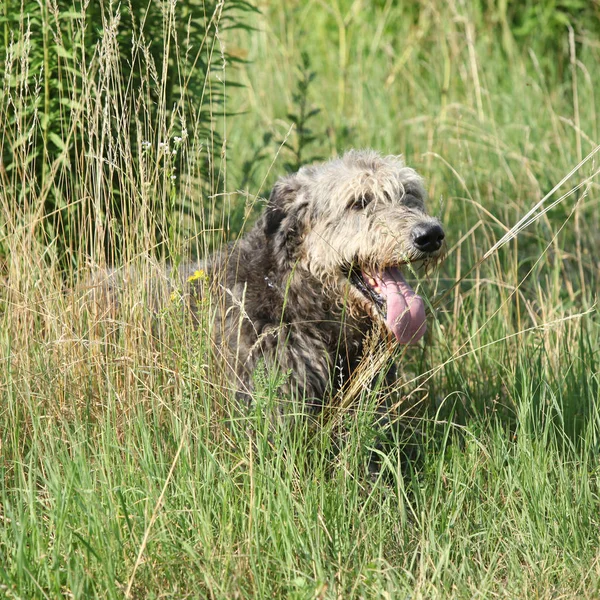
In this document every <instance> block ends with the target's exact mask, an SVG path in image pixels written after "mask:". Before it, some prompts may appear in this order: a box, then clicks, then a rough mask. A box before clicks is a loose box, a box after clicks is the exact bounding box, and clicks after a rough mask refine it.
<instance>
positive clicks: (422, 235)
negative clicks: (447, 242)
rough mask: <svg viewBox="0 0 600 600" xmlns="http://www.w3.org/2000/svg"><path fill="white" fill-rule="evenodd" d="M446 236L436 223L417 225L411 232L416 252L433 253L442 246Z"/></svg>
mask: <svg viewBox="0 0 600 600" xmlns="http://www.w3.org/2000/svg"><path fill="white" fill-rule="evenodd" d="M445 237H446V234H445V233H444V230H443V229H442V228H441V226H440V225H438V224H437V223H419V224H418V225H415V226H414V228H413V230H412V240H413V244H414V245H415V247H416V249H417V250H420V251H421V252H435V251H436V250H439V249H440V248H441V246H442V242H443V241H444V238H445Z"/></svg>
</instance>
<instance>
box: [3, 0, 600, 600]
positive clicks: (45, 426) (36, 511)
mask: <svg viewBox="0 0 600 600" xmlns="http://www.w3.org/2000/svg"><path fill="white" fill-rule="evenodd" d="M517 4H518V5H519V8H515V7H516V6H517ZM147 7H150V8H148V10H147ZM256 9H259V10H256ZM0 17H1V20H0V22H1V23H2V32H3V44H2V51H1V52H2V53H1V54H0V58H1V60H2V67H3V83H2V87H1V90H0V139H1V140H2V154H1V155H0V278H1V285H0V398H1V401H0V593H1V594H2V595H4V596H5V597H7V598H58V597H74V598H123V597H125V598H211V599H213V598H214V599H232V598H297V599H309V598H315V599H317V598H318V599H329V598H331V599H333V598H336V599H350V598H388V599H396V598H398V599H402V600H404V599H406V600H408V599H410V600H417V599H421V598H423V599H425V598H485V599H488V598H497V597H498V598H518V599H528V598H536V599H542V598H543V599H546V598H547V599H550V598H552V599H559V598H589V599H592V598H600V325H599V322H598V306H597V303H598V297H599V293H598V292H599V289H600V288H599V283H600V258H599V256H598V253H599V251H600V187H599V183H600V178H599V169H600V167H599V163H600V152H599V149H600V146H599V144H600V123H599V119H600V103H599V102H600V100H599V99H600V79H599V77H598V65H599V64H600V42H599V40H600V5H599V4H598V2H597V1H594V2H587V1H583V0H581V1H579V0H570V1H569V2H561V1H559V0H546V1H545V2H529V1H526V2H522V3H509V2H502V1H498V2H484V1H483V0H480V1H479V0H478V1H474V2H465V1H463V0H450V1H449V2H442V1H441V0H440V1H438V0H414V1H413V2H395V1H393V0H377V1H376V2H367V1H364V0H355V1H354V2H352V1H350V0H334V1H333V2H327V1H324V2H321V1H316V0H310V1H308V2H301V1H300V0H291V1H285V2H284V1H283V0H281V1H273V2H266V1H262V2H259V3H257V4H254V5H253V6H250V5H246V4H245V3H243V2H239V1H238V2H233V1H228V0H226V2H225V3H221V4H219V3H214V2H208V1H206V2H203V1H202V0H188V1H187V2H179V3H177V2H175V1H174V0H169V1H166V2H161V3H158V2H154V1H153V2H150V3H147V2H143V3H140V2H127V3H122V5H118V4H117V3H112V2H108V1H106V0H102V1H101V2H96V3H94V2H92V3H80V2H74V3H71V2H58V3H56V2H54V1H51V0H47V1H46V0H41V1H40V2H29V1H25V0H24V1H23V2H14V1H13V0H7V1H6V2H5V3H4V6H3V7H0ZM351 147H356V148H361V147H372V148H375V149H377V150H380V151H381V152H383V153H393V154H403V155H404V156H405V158H406V161H407V163H408V164H410V165H411V166H413V167H415V168H416V169H417V170H418V171H419V172H420V173H422V174H423V176H424V177H425V179H426V186H427V190H428V194H429V210H430V212H431V213H432V214H434V215H436V216H439V218H440V219H441V220H442V221H443V223H444V227H445V230H446V234H447V239H448V248H449V252H448V256H447V259H446V261H445V262H444V263H443V264H442V265H441V266H440V267H439V268H438V269H437V270H436V271H435V272H433V273H432V274H431V275H430V277H429V278H428V279H427V280H424V281H423V286H424V289H425V291H426V295H427V298H428V302H429V308H430V312H431V314H430V316H429V318H428V320H429V329H430V335H429V337H428V340H427V343H426V344H421V345H420V346H418V347H415V348H410V349H409V350H408V351H406V352H405V351H399V352H398V355H397V357H396V358H397V360H398V361H399V363H400V365H401V369H400V378H399V381H398V384H397V389H396V390H395V394H396V397H397V399H398V402H400V403H401V405H400V406H401V408H402V407H405V410H404V409H403V410H401V412H402V413H403V414H402V416H401V418H400V420H399V424H398V428H397V431H396V430H395V435H396V436H397V444H396V447H395V449H393V450H392V451H391V452H390V453H389V454H385V455H383V456H382V457H381V460H382V463H383V467H382V470H381V473H380V474H379V476H378V477H376V478H370V477H368V476H367V475H366V473H365V468H364V462H365V456H366V454H367V453H368V451H369V448H370V447H371V445H372V442H373V430H372V424H373V421H374V418H375V416H374V410H373V409H374V402H375V398H374V395H373V394H372V393H370V392H368V391H367V390H365V391H364V392H363V393H362V394H360V397H359V398H358V399H357V400H356V408H355V410H353V411H349V412H347V414H340V415H338V416H339V417H340V418H342V419H344V420H345V421H346V428H347V431H348V436H349V441H348V443H347V445H345V446H344V448H343V450H342V451H341V452H340V453H339V454H337V455H334V454H333V453H332V452H331V448H330V444H331V442H330V436H329V435H328V426H327V424H325V425H324V426H323V428H322V430H320V431H318V432H315V431H314V430H309V429H308V428H303V427H302V425H301V424H300V425H298V426H297V427H296V428H294V429H293V430H292V429H291V428H286V427H281V429H280V430H279V429H278V430H277V431H276V432H275V433H273V431H269V428H270V421H269V419H268V418H265V415H266V414H268V411H269V407H270V406H272V404H273V403H275V402H276V401H277V399H276V398H274V397H273V396H274V394H273V393H272V391H271V390H272V389H273V387H275V386H274V382H273V381H272V380H271V379H270V377H269V374H266V373H258V374H257V389H258V390H259V391H258V392H257V398H256V409H255V410H254V411H252V414H250V415H248V417H247V419H240V418H239V417H237V416H236V415H237V413H232V411H231V403H232V401H233V400H232V393H231V390H230V386H229V384H228V382H227V381H225V380H224V379H223V376H222V374H221V373H220V372H219V369H218V365H217V364H216V363H215V361H213V355H214V348H212V346H211V341H210V323H208V322H204V323H203V324H202V326H201V327H199V328H198V329H194V328H192V327H191V325H190V322H189V321H188V320H186V319H185V317H184V316H182V314H181V311H180V310H179V306H180V301H179V294H178V290H175V291H173V292H172V293H171V295H170V299H169V302H167V303H166V305H165V306H164V307H162V308H161V310H160V311H159V313H158V314H156V313H154V312H153V311H152V309H151V308H150V302H149V301H148V298H146V295H145V287H144V285H140V284H139V282H133V283H132V284H131V285H130V286H129V287H127V288H126V289H125V290H124V291H123V294H122V297H121V301H120V305H119V307H118V309H117V310H116V312H115V311H112V310H109V309H107V308H106V307H103V306H102V305H101V304H100V305H98V304H97V303H95V302H94V298H93V288H94V286H93V283H90V282H93V277H94V273H96V272H97V271H98V270H99V269H103V268H106V267H107V266H115V267H117V268H121V267H123V266H125V267H127V268H128V269H132V270H133V271H135V272H136V273H139V274H141V277H140V279H145V280H157V281H158V280H160V278H161V273H162V265H164V263H165V262H169V263H175V264H178V263H179V262H181V261H182V260H186V258H187V257H189V256H190V255H194V256H196V255H199V256H204V255H206V254H207V253H209V252H210V250H211V249H212V248H214V247H215V246H217V245H219V244H220V243H222V242H223V241H224V240H231V239H235V238H236V237H237V236H238V235H240V233H241V232H243V230H244V229H245V228H247V227H249V226H250V225H251V223H252V222H253V220H254V219H255V217H256V216H257V214H258V213H259V212H260V209H261V207H262V206H263V205H264V198H265V197H268V194H269V189H270V186H271V185H272V184H273V182H274V181H275V180H276V178H277V177H278V176H280V175H282V174H284V173H286V172H287V171H289V170H295V169H296V168H298V166H299V165H301V164H305V163H307V162H310V161H312V160H315V159H322V158H328V157H330V156H333V155H335V154H339V153H342V152H343V151H344V150H345V149H348V148H351ZM149 332H152V335H150V334H149ZM250 431H252V432H253V433H252V434H250V433H249V432H250Z"/></svg>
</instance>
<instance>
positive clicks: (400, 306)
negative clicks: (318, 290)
mask: <svg viewBox="0 0 600 600" xmlns="http://www.w3.org/2000/svg"><path fill="white" fill-rule="evenodd" d="M350 282H351V283H352V285H353V286H354V287H355V288H356V289H358V290H359V291H360V292H361V293H362V295H363V296H365V297H366V299H367V300H368V301H369V302H370V304H371V305H372V306H374V307H375V309H376V312H377V313H379V315H380V316H381V318H382V319H383V321H384V322H385V324H386V326H387V328H388V329H389V330H390V332H391V333H392V334H393V335H394V337H395V338H396V339H397V340H398V342H399V343H401V344H414V343H416V342H418V341H419V340H420V339H421V338H422V337H423V336H424V335H425V332H426V331H427V322H426V320H425V303H424V302H423V298H421V296H419V295H417V294H415V292H414V290H413V289H412V288H411V287H410V285H409V284H408V283H407V281H406V279H405V278H404V276H403V275H402V272H401V271H400V267H399V266H394V267H386V268H382V269H376V270H370V271H367V270H365V269H360V268H358V267H354V268H353V269H352V270H351V271H350Z"/></svg>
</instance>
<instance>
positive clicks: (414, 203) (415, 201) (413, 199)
mask: <svg viewBox="0 0 600 600" xmlns="http://www.w3.org/2000/svg"><path fill="white" fill-rule="evenodd" d="M402 204H403V205H404V206H406V207H408V208H422V207H423V200H421V199H420V198H418V197H417V196H413V195H412V194H404V196H403V197H402Z"/></svg>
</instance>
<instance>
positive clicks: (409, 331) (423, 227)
mask: <svg viewBox="0 0 600 600" xmlns="http://www.w3.org/2000/svg"><path fill="white" fill-rule="evenodd" d="M425 200H426V193H425V189H424V187H423V181H422V179H421V177H420V176H419V175H418V174H417V172H416V171H415V170H414V169H412V168H410V167H407V166H406V165H405V164H404V162H403V160H402V159H401V158H400V157H398V156H382V155H380V154H379V153H377V152H375V151H372V150H351V151H349V152H347V153H345V154H344V155H343V156H342V157H341V158H336V159H333V160H330V161H329V162H325V163H322V164H317V165H312V166H305V167H303V168H301V169H300V170H299V171H298V172H297V173H294V174H292V175H288V176H285V177H282V178H281V179H279V180H278V181H277V182H276V184H275V186H274V187H273V190H272V193H271V195H270V197H269V200H268V202H267V205H266V208H265V209H264V211H263V213H262V214H261V216H260V217H259V218H258V220H257V222H256V224H255V225H254V227H253V228H252V229H251V230H250V231H249V232H248V233H247V234H246V235H245V236H244V237H242V238H240V239H239V240H238V241H236V242H235V243H233V244H230V245H229V246H226V247H224V248H222V249H221V250H219V251H217V252H216V253H215V254H213V255H212V256H211V257H210V258H209V259H208V260H207V261H205V262H203V263H201V264H190V265H188V266H186V267H185V268H184V271H183V273H182V274H183V276H184V277H185V278H187V279H189V280H190V286H191V290H192V296H195V297H196V298H200V297H205V296H206V293H207V288H209V289H210V295H211V297H213V298H214V299H216V302H215V303H214V305H215V306H218V307H219V308H220V310H217V311H216V315H217V316H216V317H215V318H214V323H213V335H214V342H215V347H216V348H217V349H218V352H219V354H220V357H221V359H222V361H223V364H225V365H226V369H227V372H228V374H229V378H230V380H231V381H232V382H233V385H234V387H235V390H236V395H237V396H238V397H239V398H241V399H242V400H243V401H244V402H246V403H248V404H251V403H252V398H253V392H254V389H255V385H256V381H255V379H256V377H255V372H256V370H257V369H258V368H261V369H265V370H266V371H267V372H277V373H279V374H280V375H281V376H280V377H278V378H277V381H278V387H277V394H278V395H281V396H282V397H284V398H287V399H288V400H291V401H292V404H296V405H297V404H298V403H299V402H301V403H303V406H304V407H305V408H307V410H308V411H309V413H312V414H316V413H319V411H321V410H322V409H323V407H324V406H326V405H327V404H328V403H329V402H330V401H331V399H332V398H333V397H334V395H335V394H337V393H338V392H339V391H340V388H341V386H342V385H343V382H346V381H349V380H350V379H351V378H352V375H353V372H354V371H355V369H356V368H357V366H358V364H359V362H360V360H361V357H362V356H363V353H364V351H365V347H366V340H367V339H368V338H369V337H370V336H373V335H376V336H383V337H384V338H389V339H391V340H393V341H394V342H395V343H398V344H413V343H416V342H418V341H419V340H420V339H421V338H422V337H423V335H424V334H425V331H426V327H427V326H426V311H425V303H424V301H423V299H422V298H421V297H420V296H419V295H417V294H416V293H415V292H414V291H413V289H412V288H411V287H410V285H409V284H408V282H407V280H406V277H405V273H406V269H407V265H413V264H415V263H419V262H425V263H432V262H436V261H439V260H440V259H441V257H442V256H443V253H444V246H445V235H444V230H443V228H442V225H441V223H440V221H439V220H438V219H436V218H433V217H431V216H429V215H428V214H427V212H426V209H425ZM194 273H202V274H205V276H206V280H204V279H203V280H202V281H198V278H197V277H194V275H193V274H194ZM193 310H195V311H196V312H197V311H198V305H197V303H196V306H195V308H194V309H193Z"/></svg>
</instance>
